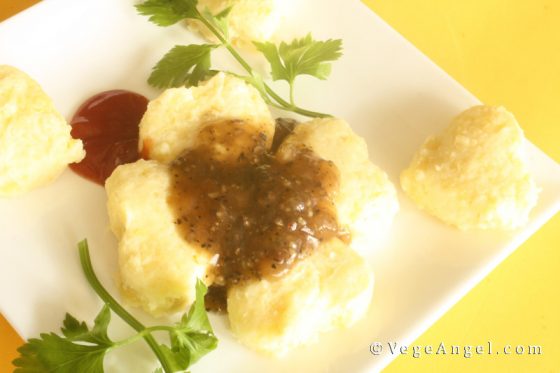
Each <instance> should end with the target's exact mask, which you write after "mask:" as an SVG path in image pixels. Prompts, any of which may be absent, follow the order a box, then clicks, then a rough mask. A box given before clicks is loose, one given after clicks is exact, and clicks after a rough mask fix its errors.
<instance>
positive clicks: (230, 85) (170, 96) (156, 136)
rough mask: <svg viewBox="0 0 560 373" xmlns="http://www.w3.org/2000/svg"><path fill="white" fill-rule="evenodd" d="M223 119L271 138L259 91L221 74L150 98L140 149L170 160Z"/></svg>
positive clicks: (152, 156)
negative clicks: (250, 126) (244, 124)
mask: <svg viewBox="0 0 560 373" xmlns="http://www.w3.org/2000/svg"><path fill="white" fill-rule="evenodd" d="M222 119H224V120H225V119H239V120H243V121H246V122H247V123H248V124H253V125H255V126H258V127H259V129H260V130H261V131H262V132H263V133H265V134H266V135H267V137H268V139H269V141H272V136H273V134H274V121H273V119H272V117H271V115H270V111H269V110H268V106H267V105H266V103H265V102H264V101H263V99H262V97H261V95H260V94H259V92H258V91H257V90H256V89H255V88H254V87H253V86H250V85H248V84H247V83H245V82H244V81H243V80H241V79H238V78H235V77H233V76H230V75H226V74H224V73H219V74H217V75H216V76H214V77H213V78H211V79H210V80H208V81H207V82H205V83H203V84H202V85H200V86H198V87H192V88H171V89H167V90H165V91H164V92H163V93H162V94H161V95H160V96H159V97H158V98H156V99H155V100H153V101H151V102H150V103H149V105H148V110H147V111H146V113H145V114H144V117H143V118H142V121H141V122H140V144H139V146H140V150H142V151H143V153H144V154H146V155H147V156H148V157H149V158H150V159H155V160H158V161H160V162H162V163H169V162H171V161H173V160H174V159H175V158H177V157H178V156H179V155H180V154H181V153H182V152H183V151H185V150H187V149H190V148H191V147H192V146H194V142H195V139H196V137H197V135H198V132H199V131H200V130H201V129H202V128H204V125H205V124H207V123H210V122H212V121H217V120H222Z"/></svg>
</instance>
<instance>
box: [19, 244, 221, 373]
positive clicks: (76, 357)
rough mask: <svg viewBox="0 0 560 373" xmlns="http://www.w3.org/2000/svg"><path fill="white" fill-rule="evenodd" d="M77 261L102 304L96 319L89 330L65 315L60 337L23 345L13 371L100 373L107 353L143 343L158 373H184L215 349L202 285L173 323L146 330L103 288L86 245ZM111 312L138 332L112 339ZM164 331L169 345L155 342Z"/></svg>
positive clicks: (46, 336) (49, 336) (44, 336)
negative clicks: (109, 330) (157, 364)
mask: <svg viewBox="0 0 560 373" xmlns="http://www.w3.org/2000/svg"><path fill="white" fill-rule="evenodd" d="M78 249H79V253H80V262H81V264H82V269H83V271H84V274H85V276H86V278H87V280H88V283H89V284H90V285H91V287H92V288H93V289H94V290H95V292H96V293H97V295H98V296H99V297H100V298H101V299H102V300H103V301H104V302H105V305H104V306H103V308H102V309H101V311H100V312H99V314H98V315H97V317H96V318H95V321H94V325H93V328H91V329H89V328H88V326H87V325H86V323H85V322H83V321H82V322H80V321H78V320H77V319H76V318H75V317H73V316H72V315H70V314H66V318H65V319H64V321H63V326H62V328H61V332H62V336H60V335H58V334H55V333H43V334H41V335H40V337H39V338H32V339H30V340H29V341H28V342H27V343H26V344H24V345H23V346H21V347H20V348H19V349H18V351H19V353H20V356H19V357H18V358H17V359H15V360H14V361H13V364H14V365H15V366H16V369H15V372H16V373H31V372H33V373H37V372H50V373H75V372H90V373H98V372H103V359H104V358H105V354H106V353H107V352H109V351H110V350H113V349H115V348H118V347H122V346H125V345H128V344H131V343H134V342H136V341H138V340H139V339H142V338H143V339H144V340H145V341H146V342H147V343H148V345H149V346H150V348H151V349H152V351H153V352H154V354H155V355H156V356H157V358H158V360H159V361H160V363H161V369H158V370H157V371H159V372H165V373H171V372H178V371H181V372H183V371H185V370H186V369H187V368H188V367H189V366H191V365H192V364H194V363H195V362H196V361H198V360H199V359H200V358H201V357H202V356H204V355H206V354H207V353H208V352H210V351H212V350H214V349H215V348H216V346H217V345H218V339H217V338H216V336H215V335H214V332H213V330H212V327H211V326H210V322H209V321H208V315H207V314H206V310H205V308H204V295H205V294H206V291H207V289H206V286H205V285H204V283H203V282H202V281H200V280H198V281H197V283H196V300H195V302H194V303H193V305H192V306H191V308H190V310H189V312H188V313H186V314H185V315H183V317H182V318H181V321H180V322H178V323H177V324H175V325H172V326H170V325H158V326H151V327H145V326H144V325H143V324H141V323H140V322H139V321H138V320H136V319H135V318H134V317H133V316H132V315H131V314H130V313H128V312H127V311H126V310H125V309H124V308H123V307H122V306H121V305H120V304H119V303H118V302H117V301H116V300H115V299H114V298H113V297H112V296H111V295H110V294H109V293H108V292H107V290H106V289H105V288H104V287H103V286H102V285H101V283H100V282H99V280H98V279H97V276H96V275H95V272H94V271H93V267H92V265H91V261H90V257H89V249H88V244H87V241H86V240H84V241H81V242H80V243H79V244H78ZM111 311H113V312H114V313H115V314H117V315H118V316H119V317H120V318H121V319H123V320H124V321H125V322H126V323H127V324H128V325H130V326H131V327H132V328H133V329H134V330H136V332H137V334H135V335H133V336H131V337H130V338H127V339H125V340H122V341H113V340H111V339H110V338H109V336H108V334H107V327H108V326H109V322H110V321H111ZM158 331H164V332H166V333H168V334H169V340H170V344H169V345H167V344H161V343H159V342H157V341H156V340H155V339H154V337H153V336H152V333H154V332H158Z"/></svg>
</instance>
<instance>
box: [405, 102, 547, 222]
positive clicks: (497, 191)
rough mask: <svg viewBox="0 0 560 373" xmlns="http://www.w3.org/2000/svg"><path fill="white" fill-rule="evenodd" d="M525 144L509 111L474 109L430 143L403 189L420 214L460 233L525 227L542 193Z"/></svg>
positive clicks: (410, 169) (409, 171) (409, 170)
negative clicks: (533, 175) (420, 209)
mask: <svg viewBox="0 0 560 373" xmlns="http://www.w3.org/2000/svg"><path fill="white" fill-rule="evenodd" d="M524 143H525V139H524V137H523V132H522V130H521V128H520V127H519V125H518V124H517V121H516V120H515V118H514V117H513V115H512V114H511V113H509V112H508V111H507V110H506V109H504V108H503V107H490V106H476V107H473V108H471V109H469V110H467V111H465V112H464V113H462V114H461V115H459V116H458V117H457V118H455V119H454V120H453V122H452V123H451V125H450V126H449V127H448V128H447V129H445V130H444V131H443V132H442V133H441V134H439V135H437V136H432V137H430V138H428V139H427V140H426V142H425V143H424V145H422V147H421V148H420V149H419V150H418V152H417V153H416V154H415V155H414V158H413V159H412V162H411V164H410V166H409V167H408V168H407V169H406V170H404V171H403V172H402V175H401V185H402V188H403V190H404V191H405V192H406V193H407V194H408V196H409V197H410V198H411V199H412V200H413V201H414V202H415V203H416V204H417V205H418V206H419V207H420V208H422V209H424V210H426V211H427V212H428V213H430V214H432V215H434V216H436V217H438V218H439V219H441V220H442V221H444V222H446V223H448V224H451V225H454V226H456V227H458V228H460V229H477V228H478V229H513V228H517V227H521V226H523V225H524V224H526V223H527V219H528V216H529V212H530V211H531V209H532V208H533V207H534V206H535V204H536V203H537V197H538V193H539V188H538V187H537V186H536V185H535V181H534V180H533V178H532V177H531V175H530V174H529V171H528V169H527V164H526V163H527V159H526V155H525V151H524Z"/></svg>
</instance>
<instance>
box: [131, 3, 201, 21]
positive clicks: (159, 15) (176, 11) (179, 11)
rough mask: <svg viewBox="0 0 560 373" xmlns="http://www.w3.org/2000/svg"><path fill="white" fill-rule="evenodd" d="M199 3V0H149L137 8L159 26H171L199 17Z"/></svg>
mask: <svg viewBox="0 0 560 373" xmlns="http://www.w3.org/2000/svg"><path fill="white" fill-rule="evenodd" d="M197 4H198V1H197V0H147V1H145V2H143V3H142V4H138V5H136V9H137V10H138V13H140V14H141V15H144V16H149V17H150V18H149V20H150V22H153V23H155V24H156V25H158V26H171V25H174V24H175V23H177V22H179V21H181V20H183V19H187V18H192V19H199V18H200V13H199V12H198V10H197V9H196V6H197Z"/></svg>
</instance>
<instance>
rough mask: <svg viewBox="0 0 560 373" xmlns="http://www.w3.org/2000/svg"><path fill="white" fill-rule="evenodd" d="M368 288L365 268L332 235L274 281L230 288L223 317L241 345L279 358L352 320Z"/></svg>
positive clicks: (362, 310) (366, 300)
mask: <svg viewBox="0 0 560 373" xmlns="http://www.w3.org/2000/svg"><path fill="white" fill-rule="evenodd" d="M372 292H373V272H372V270H371V268H370V266H369V265H368V264H367V263H366V262H365V261H364V259H363V258H362V257H361V256H359V255H358V254H357V253H356V252H355V251H354V250H352V249H351V248H349V247H348V246H347V245H346V244H344V243H343V242H341V241H340V240H339V239H337V238H334V239H331V240H330V241H327V242H324V243H322V244H321V245H320V246H319V248H318V249H317V250H316V252H315V253H314V254H313V255H311V256H310V257H308V258H306V259H304V260H302V261H301V262H299V263H298V264H297V265H296V266H295V267H294V268H292V269H291V270H290V272H289V273H287V274H286V275H284V276H283V277H281V278H279V279H262V280H260V281H251V282H246V283H243V284H241V285H237V286H234V287H232V288H231V289H230V290H229V292H228V298H227V302H228V315H229V320H230V325H231V329H232V331H233V333H234V334H235V336H236V337H237V338H238V339H239V340H240V341H241V342H242V343H244V344H245V345H247V346H249V347H251V348H253V349H255V350H257V351H260V352H263V353H265V354H268V355H274V356H282V355H284V354H286V353H287V352H288V351H290V350H291V349H292V348H294V347H296V346H298V345H301V344H305V343H309V342H312V341H314V340H316V338H317V336H318V335H319V334H320V332H325V331H329V330H332V329H335V328H344V327H349V326H351V325H352V324H354V323H355V322H356V321H358V320H359V319H360V318H362V316H363V315H364V314H365V313H366V311H367V310H368V308H369V304H370V302H371V297H372Z"/></svg>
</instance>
